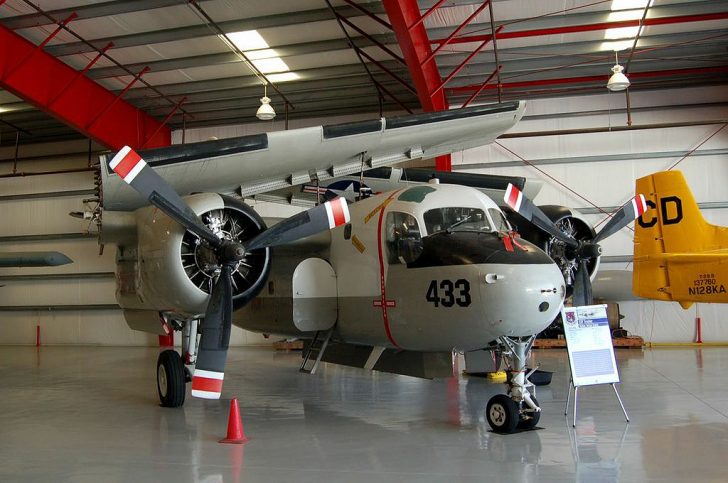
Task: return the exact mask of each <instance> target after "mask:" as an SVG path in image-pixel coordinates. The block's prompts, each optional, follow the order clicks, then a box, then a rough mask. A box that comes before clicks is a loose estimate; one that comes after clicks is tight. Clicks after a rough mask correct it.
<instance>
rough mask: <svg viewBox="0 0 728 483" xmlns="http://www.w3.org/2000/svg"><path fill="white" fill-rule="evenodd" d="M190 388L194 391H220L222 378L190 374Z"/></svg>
mask: <svg viewBox="0 0 728 483" xmlns="http://www.w3.org/2000/svg"><path fill="white" fill-rule="evenodd" d="M192 389H193V390H195V391H207V392H218V393H220V392H222V379H210V378H207V377H200V376H192Z"/></svg>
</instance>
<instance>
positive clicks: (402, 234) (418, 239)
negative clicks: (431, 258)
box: [385, 211, 422, 264]
mask: <svg viewBox="0 0 728 483" xmlns="http://www.w3.org/2000/svg"><path fill="white" fill-rule="evenodd" d="M385 226H386V234H387V240H386V241H387V243H386V245H387V261H388V262H389V263H390V264H394V263H412V262H414V261H415V260H417V258H418V257H419V256H420V255H421V254H422V235H421V234H420V226H419V224H418V223H417V219H416V218H415V217H414V216H412V215H410V214H408V213H400V212H398V211H390V212H389V213H387V221H386V225H385Z"/></svg>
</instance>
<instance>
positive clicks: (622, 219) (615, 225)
mask: <svg viewBox="0 0 728 483" xmlns="http://www.w3.org/2000/svg"><path fill="white" fill-rule="evenodd" d="M645 210H647V201H645V195H637V196H635V197H634V198H632V199H631V200H630V201H629V202H627V203H626V204H625V205H624V206H623V207H622V208H621V209H620V210H619V211H617V212H616V213H614V214H613V215H612V217H611V218H610V219H609V221H608V222H607V224H606V225H604V228H602V230H601V231H600V232H599V233H597V236H596V237H594V243H599V242H600V241H601V240H604V239H605V238H607V237H608V236H611V235H614V234H615V233H617V232H618V231H619V230H621V229H622V228H624V227H625V226H627V225H628V224H630V223H631V222H632V221H634V220H635V219H636V218H637V217H639V216H641V215H642V213H644V212H645Z"/></svg>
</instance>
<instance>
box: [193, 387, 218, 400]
mask: <svg viewBox="0 0 728 483" xmlns="http://www.w3.org/2000/svg"><path fill="white" fill-rule="evenodd" d="M191 394H192V395H193V396H194V397H199V398H201V399H220V394H221V393H219V392H210V391H200V390H198V389H193V390H192V393H191Z"/></svg>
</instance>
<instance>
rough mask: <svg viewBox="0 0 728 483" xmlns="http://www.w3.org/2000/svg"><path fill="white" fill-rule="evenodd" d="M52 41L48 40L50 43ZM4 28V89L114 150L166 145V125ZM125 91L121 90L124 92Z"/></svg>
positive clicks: (0, 79) (0, 76) (0, 42)
mask: <svg viewBox="0 0 728 483" xmlns="http://www.w3.org/2000/svg"><path fill="white" fill-rule="evenodd" d="M46 40H49V39H46ZM42 46H43V44H41V45H39V46H36V45H34V44H32V43H31V42H29V41H28V40H26V39H24V38H23V37H21V36H20V35H18V34H16V33H15V32H13V31H11V30H9V29H7V28H5V27H3V26H0V87H2V88H4V89H6V90H8V91H10V92H12V93H13V94H15V95H16V96H18V97H20V98H22V99H24V100H26V101H27V102H29V103H31V104H33V105H34V106H36V107H37V108H38V109H40V110H42V111H44V112H46V113H47V114H50V115H51V116H53V117H55V118H57V119H58V120H60V121H62V122H64V123H65V124H67V125H69V126H71V127H73V128H74V129H76V130H77V131H78V132H80V133H82V134H83V135H85V136H87V137H89V138H91V139H94V140H96V141H98V142H99V143H101V144H103V145H104V146H106V147H108V148H110V149H119V148H121V147H123V146H124V145H126V144H128V145H130V146H132V147H135V148H142V147H147V148H149V147H159V146H168V145H169V144H170V143H171V132H170V130H169V128H168V127H166V126H164V125H163V124H162V123H160V122H159V121H157V120H156V119H154V118H152V117H150V116H149V115H147V114H145V113H144V112H142V111H140V110H139V109H137V108H136V107H134V106H132V105H131V104H129V103H128V102H126V101H124V100H123V99H121V95H122V94H118V95H115V94H114V93H112V92H110V91H108V90H106V89H105V88H103V87H102V86H100V85H99V84H97V83H96V82H94V81H92V80H90V79H88V78H87V77H86V76H84V75H83V74H84V73H83V72H77V71H76V70H75V69H73V68H71V67H69V66H68V65H66V64H64V63H63V62H61V61H60V60H58V59H56V58H54V57H52V56H51V55H49V54H47V53H46V52H44V51H43V49H42ZM122 93H123V92H122Z"/></svg>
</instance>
